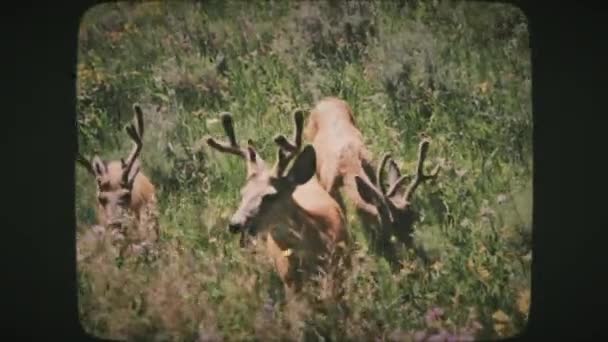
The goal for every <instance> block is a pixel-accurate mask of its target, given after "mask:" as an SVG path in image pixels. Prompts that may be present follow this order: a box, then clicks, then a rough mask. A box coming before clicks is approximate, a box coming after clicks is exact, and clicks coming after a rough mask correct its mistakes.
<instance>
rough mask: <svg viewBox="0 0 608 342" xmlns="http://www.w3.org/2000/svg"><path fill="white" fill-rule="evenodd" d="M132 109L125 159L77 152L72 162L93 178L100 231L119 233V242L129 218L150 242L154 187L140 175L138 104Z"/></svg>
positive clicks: (153, 229)
mask: <svg viewBox="0 0 608 342" xmlns="http://www.w3.org/2000/svg"><path fill="white" fill-rule="evenodd" d="M133 110H134V113H135V115H134V122H131V123H130V124H129V125H127V126H126V127H125V131H126V132H127V134H128V135H129V137H130V138H131V140H132V141H133V148H132V149H131V152H130V154H129V155H128V156H127V158H126V159H124V158H120V160H111V161H107V160H103V159H102V158H101V157H99V155H97V154H95V155H94V156H93V158H92V160H89V159H88V158H86V157H84V156H83V155H82V154H80V152H77V154H76V161H77V162H78V163H79V164H80V165H81V166H82V167H84V169H86V170H87V171H88V173H89V174H90V175H92V176H93V177H95V181H96V187H97V192H96V195H97V196H96V197H97V198H96V204H97V205H96V213H97V223H98V225H100V226H101V227H103V230H105V229H111V230H112V232H113V233H116V232H119V233H118V234H117V239H119V240H122V239H124V238H125V236H124V235H123V234H122V231H124V230H125V229H126V228H127V224H126V221H127V218H128V216H129V215H133V216H134V217H135V221H136V227H137V230H138V232H139V233H142V232H143V233H144V234H145V235H144V240H148V241H151V242H154V241H156V240H157V239H158V238H159V230H158V229H159V227H158V222H157V220H156V213H155V211H156V194H155V187H154V185H153V184H152V182H151V181H150V180H149V179H148V177H146V175H145V174H144V173H143V172H141V162H140V158H139V157H140V154H141V150H142V147H143V133H144V123H143V112H142V110H141V107H140V106H139V105H138V104H134V105H133ZM147 244H148V243H144V244H143V246H146V245H147ZM122 252H123V250H122V249H121V254H122Z"/></svg>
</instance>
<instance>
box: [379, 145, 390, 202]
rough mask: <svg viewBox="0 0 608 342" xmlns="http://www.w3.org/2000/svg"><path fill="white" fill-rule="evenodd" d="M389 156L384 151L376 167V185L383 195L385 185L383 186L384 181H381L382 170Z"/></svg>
mask: <svg viewBox="0 0 608 342" xmlns="http://www.w3.org/2000/svg"><path fill="white" fill-rule="evenodd" d="M390 158H391V155H390V153H388V152H387V153H384V155H383V156H382V160H381V161H380V164H379V165H378V169H377V170H376V186H377V187H378V189H380V191H381V192H382V194H383V195H384V194H386V187H385V186H384V183H382V171H383V170H384V168H385V167H386V163H387V162H388V160H389V159H390Z"/></svg>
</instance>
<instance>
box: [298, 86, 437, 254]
mask: <svg viewBox="0 0 608 342" xmlns="http://www.w3.org/2000/svg"><path fill="white" fill-rule="evenodd" d="M304 136H305V139H307V140H308V141H312V145H313V146H314V147H315V150H316V152H317V176H318V178H319V183H320V184H321V185H322V186H323V188H324V189H325V190H326V191H328V192H329V193H330V194H331V195H332V197H334V198H335V199H336V201H338V203H340V205H341V207H342V208H343V210H345V211H346V204H345V202H344V200H343V198H342V193H344V194H345V195H346V197H347V198H348V199H349V201H350V202H351V203H352V204H353V205H354V207H355V211H356V214H357V216H358V217H359V219H360V220H361V222H362V224H363V227H364V229H366V231H367V233H368V234H370V235H371V238H372V241H373V244H375V245H376V247H377V248H376V249H377V251H378V252H379V253H380V254H382V255H384V256H385V257H386V259H388V261H389V262H390V263H391V264H393V265H395V264H396V256H395V252H394V249H393V245H392V243H391V242H390V237H391V235H395V237H397V239H399V240H400V241H402V242H404V243H405V244H406V245H407V246H412V239H411V232H412V224H413V221H414V218H415V215H414V212H413V211H412V207H411V199H412V195H413V193H414V191H415V190H416V188H417V187H418V186H419V185H420V184H421V183H422V182H425V181H427V180H430V179H434V178H435V177H436V176H437V172H438V170H439V168H438V167H439V165H438V166H437V168H436V169H435V170H434V171H433V172H432V173H431V175H423V174H422V163H423V162H424V159H425V158H426V153H427V150H428V144H429V142H428V140H425V141H423V142H422V143H421V146H420V149H421V151H420V153H421V155H420V157H419V165H418V169H417V171H418V172H420V174H418V173H417V177H416V178H414V179H413V181H412V182H413V183H411V184H410V186H409V187H408V188H407V190H406V191H405V193H403V188H402V187H403V185H404V183H405V181H406V180H407V179H408V177H407V176H401V173H400V171H399V168H398V166H397V164H396V162H395V161H394V160H393V159H392V157H391V156H390V154H389V153H386V152H385V153H384V155H383V157H382V161H381V162H380V165H379V167H378V168H377V169H376V170H374V168H373V166H372V162H371V159H372V154H371V152H370V150H369V149H368V148H367V147H366V146H365V143H364V141H363V134H362V133H361V131H360V129H359V128H358V127H357V124H356V121H355V118H354V115H353V112H352V109H351V108H350V106H349V105H348V104H347V103H346V102H345V101H344V100H342V99H339V98H336V97H326V98H324V99H322V100H320V101H319V102H317V104H316V105H315V107H314V108H313V109H312V110H311V111H310V115H309V117H308V124H307V126H306V130H305V133H304ZM387 165H388V170H387V172H386V173H387V174H388V182H389V186H388V188H387V187H386V186H385V184H384V182H385V179H384V178H383V177H382V176H383V171H385V170H384V169H385V168H386V166H387Z"/></svg>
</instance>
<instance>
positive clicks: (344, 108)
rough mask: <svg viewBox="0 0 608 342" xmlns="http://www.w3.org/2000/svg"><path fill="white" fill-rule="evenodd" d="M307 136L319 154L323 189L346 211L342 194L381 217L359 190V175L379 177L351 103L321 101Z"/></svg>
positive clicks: (307, 130)
mask: <svg viewBox="0 0 608 342" xmlns="http://www.w3.org/2000/svg"><path fill="white" fill-rule="evenodd" d="M305 137H306V139H307V140H308V141H311V142H312V145H313V146H314V147H315V150H316V152H317V176H318V178H319V183H320V184H321V186H323V188H324V189H325V190H326V191H327V192H329V193H330V194H331V195H332V197H334V198H335V199H336V200H337V201H338V203H340V205H341V206H342V208H343V209H344V210H345V209H346V208H345V204H344V201H343V199H342V194H341V191H342V192H344V194H345V195H346V197H348V199H349V200H350V201H352V202H353V204H354V205H355V206H356V208H357V209H359V210H360V211H362V212H363V213H367V214H369V215H372V216H374V215H377V210H376V208H375V206H374V205H373V204H372V203H369V202H367V201H365V200H364V199H363V198H362V197H361V196H360V194H359V192H358V190H357V184H356V180H355V176H359V177H361V178H362V179H364V180H368V181H370V182H375V175H374V173H373V169H372V167H371V164H370V159H371V153H370V152H369V151H368V149H367V148H366V147H365V144H364V142H363V136H362V134H361V132H360V131H359V129H358V128H357V126H356V123H355V120H354V117H353V114H352V111H351V109H350V107H349V106H348V104H347V103H346V102H344V101H343V100H340V99H338V98H335V97H328V98H325V99H323V100H321V101H319V102H318V103H317V105H316V106H315V107H314V108H313V110H312V111H311V113H310V116H309V119H308V124H307V126H306V130H305Z"/></svg>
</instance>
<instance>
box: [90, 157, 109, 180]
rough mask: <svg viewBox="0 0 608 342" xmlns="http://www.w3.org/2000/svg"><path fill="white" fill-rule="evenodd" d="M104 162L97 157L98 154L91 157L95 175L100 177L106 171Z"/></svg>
mask: <svg viewBox="0 0 608 342" xmlns="http://www.w3.org/2000/svg"><path fill="white" fill-rule="evenodd" d="M107 171H108V170H107V168H106V164H105V163H104V162H103V160H101V158H99V156H98V155H95V156H94V157H93V172H95V176H97V177H101V176H103V175H104V174H105V173H106V172H107Z"/></svg>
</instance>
